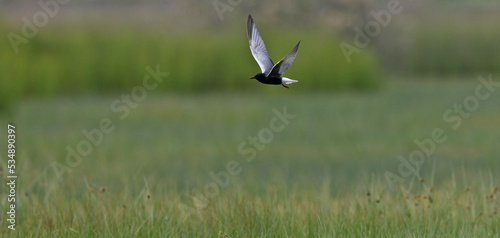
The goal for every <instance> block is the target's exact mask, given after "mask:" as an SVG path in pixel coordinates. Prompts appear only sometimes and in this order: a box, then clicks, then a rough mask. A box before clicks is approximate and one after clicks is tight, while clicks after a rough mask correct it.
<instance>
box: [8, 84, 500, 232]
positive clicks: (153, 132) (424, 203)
mask: <svg viewBox="0 0 500 238" xmlns="http://www.w3.org/2000/svg"><path fill="white" fill-rule="evenodd" d="M495 78H496V77H493V79H494V80H495ZM304 81H305V79H304ZM478 84H479V82H478V81H476V80H475V78H471V79H470V80H458V81H443V80H439V81H436V80H432V79H420V80H405V79H397V80H391V81H390V83H388V85H387V86H386V87H384V88H383V89H380V90H378V91H373V92H364V93H360V92H357V91H346V92H336V93H330V92H328V93H327V92H319V93H310V92H300V91H299V92H296V91H295V87H292V88H291V89H290V90H286V89H282V88H278V87H276V91H273V92H274V93H272V94H270V93H266V92H252V93H250V92H243V93H241V92H240V93H234V92H225V93H222V92H217V93H214V92H205V93H164V92H160V91H152V92H149V93H148V95H147V98H146V99H145V100H144V101H142V102H140V103H138V105H137V107H135V108H131V109H130V114H129V115H128V116H127V117H125V118H123V120H121V119H120V118H119V116H120V114H117V113H114V112H112V111H111V109H110V104H111V103H112V101H113V100H115V99H117V98H120V96H121V95H120V94H116V95H113V94H112V95H107V96H103V95H87V94H81V95H73V96H60V97H51V98H42V99H24V100H22V101H20V102H18V103H16V104H15V105H14V106H13V109H12V110H11V112H10V113H9V114H4V115H3V116H2V117H1V118H0V122H1V124H2V125H5V124H6V123H7V122H14V123H15V125H16V128H17V138H18V139H17V144H16V145H17V160H18V167H17V173H18V176H19V178H18V183H19V184H18V191H17V198H18V201H17V215H18V220H17V224H18V226H17V230H16V231H10V230H7V229H6V225H7V224H6V214H5V213H4V212H2V213H1V215H0V216H1V222H0V226H1V227H2V228H1V233H2V236H4V237H81V236H84V237H131V236H137V237H353V236H354V237H495V236H498V234H499V233H498V232H499V231H498V229H499V227H500V217H499V216H500V215H499V214H498V212H500V210H499V206H500V200H499V196H500V189H499V188H498V186H500V178H499V177H498V174H499V173H498V172H499V168H500V166H499V165H500V164H499V160H498V154H500V148H499V147H498V145H497V143H496V142H497V141H498V135H499V134H500V130H499V127H498V126H497V124H498V119H499V118H500V113H499V111H498V110H497V108H498V104H497V102H498V101H499V99H500V93H498V92H493V93H492V94H491V96H490V97H489V98H487V99H485V100H481V101H480V104H479V106H478V108H477V110H475V111H473V112H471V115H470V117H468V118H463V121H462V124H461V125H460V126H459V127H458V128H457V129H456V130H453V129H451V128H450V123H448V122H446V121H443V117H442V115H443V113H444V112H445V111H446V110H448V109H449V108H451V107H452V106H453V104H455V103H457V104H460V103H463V100H464V99H465V98H467V97H468V96H470V95H474V92H475V91H474V90H475V88H476V87H477V85H478ZM294 86H295V85H294ZM278 89H279V90H278ZM284 107H286V111H287V113H289V114H293V115H295V117H294V118H293V119H290V122H289V124H287V125H285V126H284V128H283V129H282V130H281V131H277V132H275V133H274V135H273V137H272V139H271V140H270V141H269V142H268V144H265V147H264V148H261V149H256V150H255V151H256V154H255V158H254V159H253V160H251V161H248V160H247V158H248V157H249V156H248V155H247V154H242V153H240V152H239V149H238V147H239V145H240V144H241V143H242V142H245V141H248V137H252V136H258V135H259V132H260V131H262V130H263V128H268V127H270V121H271V120H272V118H274V117H275V116H276V115H275V112H273V109H277V110H278V111H283V110H284ZM103 118H109V119H110V120H112V121H113V126H114V127H115V129H114V131H112V132H110V133H108V134H104V135H103V141H102V143H101V144H99V145H97V146H94V147H93V148H92V150H91V153H90V154H88V155H86V156H83V159H82V161H81V163H79V164H78V165H76V166H74V167H71V166H68V168H69V169H70V170H67V171H65V172H64V173H62V174H61V176H60V177H59V176H58V175H57V172H56V171H57V170H55V169H54V165H56V164H55V162H57V163H59V164H62V165H67V162H66V161H65V158H66V156H67V151H66V147H67V146H69V147H72V148H76V146H77V145H78V143H80V142H81V141H82V140H86V137H85V136H84V135H83V133H82V132H81V131H82V130H91V129H95V128H98V125H99V122H100V121H101V120H102V119H103ZM437 127H440V128H443V130H444V131H445V132H446V135H447V140H446V141H445V142H444V143H442V144H438V145H436V149H435V152H434V153H433V154H432V155H431V156H430V157H428V158H426V159H425V161H424V163H423V164H422V166H421V167H420V170H419V173H418V175H417V176H415V175H413V174H412V175H411V176H409V177H404V178H403V180H402V181H399V182H398V183H397V184H395V185H394V186H391V185H389V183H388V182H387V180H386V178H385V174H386V172H392V173H395V174H397V173H398V166H399V163H400V161H399V160H398V159H397V158H398V157H399V156H404V157H408V155H409V154H410V152H411V151H413V150H415V149H416V148H418V147H417V146H416V145H415V143H414V140H415V139H421V140H422V139H425V138H430V135H431V132H432V131H433V129H435V128H437ZM0 144H2V145H5V144H6V138H4V137H2V138H0ZM1 156H2V163H3V164H2V167H3V170H2V172H3V174H2V177H5V176H4V175H5V174H6V168H5V164H4V163H5V160H4V158H5V157H4V155H1ZM230 161H237V162H238V163H239V167H238V168H239V169H240V170H241V172H240V173H239V174H237V175H234V176H230V177H229V181H228V185H227V186H224V187H222V186H218V190H217V193H216V192H215V190H214V189H213V188H212V190H211V192H210V193H211V194H213V195H214V196H213V197H212V198H210V199H209V200H208V202H206V203H204V204H202V205H203V206H200V205H199V204H197V203H196V202H197V201H198V202H199V201H200V200H196V199H195V200H193V196H196V194H197V193H198V192H197V190H200V191H204V188H205V187H206V186H207V184H210V183H213V182H214V181H215V180H214V179H213V178H212V177H211V176H210V173H211V172H214V173H216V174H218V173H220V172H221V171H227V169H226V168H227V165H228V163H229V162H230ZM220 178H222V177H220ZM1 186H2V189H1V191H2V193H5V191H6V189H5V188H6V183H5V182H2V185H1ZM1 197H2V198H5V196H3V195H2V196H1ZM195 198H196V197H195ZM0 204H1V205H2V207H4V208H5V206H6V204H7V201H6V199H2V201H0ZM2 210H3V211H5V210H4V209H2Z"/></svg>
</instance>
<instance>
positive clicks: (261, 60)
mask: <svg viewBox="0 0 500 238" xmlns="http://www.w3.org/2000/svg"><path fill="white" fill-rule="evenodd" d="M247 36H248V42H249V43H250V50H251V51H252V55H253V57H254V58H255V60H256V61H257V63H258V64H259V67H260V69H261V70H262V73H265V74H268V73H269V72H271V69H272V68H273V65H274V63H273V61H272V60H271V57H269V54H268V53H267V49H266V45H264V41H263V40H262V37H260V34H259V31H257V27H256V26H255V23H254V22H253V19H252V16H250V15H248V21H247Z"/></svg>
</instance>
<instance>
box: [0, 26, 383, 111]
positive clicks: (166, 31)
mask: <svg viewBox="0 0 500 238" xmlns="http://www.w3.org/2000/svg"><path fill="white" fill-rule="evenodd" d="M245 19H246V18H245V17H242V22H241V25H238V26H237V27H234V26H230V27H226V28H224V29H189V30H182V29H172V27H165V26H163V25H158V23H155V24H146V23H132V21H127V20H123V21H122V22H120V23H111V22H109V21H104V20H103V21H96V22H94V21H91V20H88V21H74V20H67V22H64V21H66V20H64V19H61V20H60V21H54V22H51V24H49V25H48V26H47V27H44V28H43V29H41V30H40V31H39V33H38V34H37V35H36V36H35V37H33V38H30V39H29V42H28V43H27V44H21V45H20V46H19V53H18V54H16V53H14V50H13V49H12V47H10V44H6V45H5V46H4V47H2V48H0V60H1V61H2V62H3V63H2V70H0V84H2V85H4V84H6V85H7V84H8V85H9V87H2V88H0V110H2V109H5V108H7V107H8V106H9V105H11V104H12V103H14V102H16V101H17V100H19V99H21V98H26V97H36V98H38V97H43V96H53V95H61V94H63V95H64V94H72V93H75V92H87V91H101V92H113V91H118V90H123V89H129V88H131V87H133V86H135V85H137V84H138V83H140V82H142V79H143V77H144V75H145V74H146V70H145V68H146V67H147V66H151V67H153V68H154V67H155V66H156V65H160V68H161V69H163V70H168V72H170V74H171V78H170V80H168V81H166V82H165V83H163V84H161V85H160V89H161V90H163V91H168V92H193V91H218V90H223V91H226V90H235V91H245V90H249V91H255V90H260V89H262V87H259V86H258V85H257V84H254V83H253V81H250V80H248V78H250V77H251V76H253V75H255V74H256V73H258V72H260V69H259V67H258V65H257V63H256V62H255V60H254V59H253V57H252V55H251V53H250V50H249V48H248V40H247V36H246V31H245V28H244V27H245V26H246V22H245ZM13 22H16V21H13ZM7 25H8V24H6V23H5V24H2V21H0V33H5V34H4V35H7V33H8V32H14V33H17V34H20V30H19V29H21V27H22V26H17V25H16V24H12V25H10V26H9V27H7ZM266 26H267V25H265V24H263V23H262V27H261V28H259V29H260V31H261V33H262V35H263V37H264V39H265V41H266V46H267V48H268V50H269V53H270V55H271V58H272V59H273V60H274V62H278V61H279V60H280V59H281V58H282V57H284V56H285V55H286V54H287V53H288V52H289V51H290V50H291V49H292V48H293V46H294V45H295V44H297V42H298V41H299V40H301V46H300V51H299V57H297V59H296V60H295V62H294V67H291V68H290V70H289V71H288V72H287V75H286V76H287V77H289V78H293V79H297V80H299V81H300V82H301V83H302V87H301V88H300V90H305V91H308V90H339V89H359V90H366V89H373V88H377V87H378V86H379V84H380V75H379V71H378V67H377V63H376V59H375V57H374V54H373V52H372V51H371V50H369V49H365V50H363V52H362V53H360V54H359V55H356V57H355V60H353V62H352V63H350V64H348V63H347V62H346V61H345V59H344V56H343V55H342V53H341V51H340V48H339V44H340V42H341V40H342V39H341V37H339V35H338V34H335V32H334V31H332V30H330V29H322V28H321V27H320V28H318V29H290V30H278V31H277V30H276V28H274V27H273V28H271V27H269V26H267V27H266ZM323 28H324V27H323ZM280 29H281V28H280ZM7 42H8V41H7ZM305 79H314V80H305ZM251 82H252V83H251Z"/></svg>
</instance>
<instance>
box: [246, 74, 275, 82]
mask: <svg viewBox="0 0 500 238" xmlns="http://www.w3.org/2000/svg"><path fill="white" fill-rule="evenodd" d="M252 78H254V79H257V81H259V82H261V83H263V84H276V85H277V84H281V77H279V76H266V75H265V74H256V75H255V76H254V77H252Z"/></svg>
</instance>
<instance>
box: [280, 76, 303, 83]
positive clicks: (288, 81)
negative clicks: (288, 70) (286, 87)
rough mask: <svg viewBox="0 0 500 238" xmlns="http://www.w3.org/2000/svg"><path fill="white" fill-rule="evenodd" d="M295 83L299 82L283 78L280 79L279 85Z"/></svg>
mask: <svg viewBox="0 0 500 238" xmlns="http://www.w3.org/2000/svg"><path fill="white" fill-rule="evenodd" d="M296 82H299V81H298V80H293V79H289V78H285V77H282V78H281V83H282V84H292V83H296Z"/></svg>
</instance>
